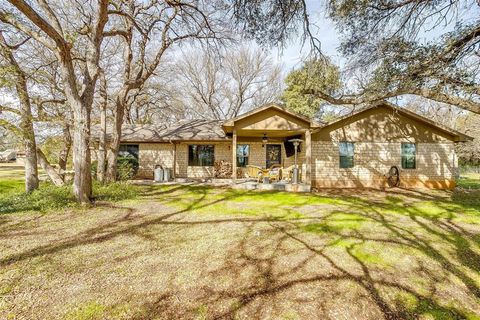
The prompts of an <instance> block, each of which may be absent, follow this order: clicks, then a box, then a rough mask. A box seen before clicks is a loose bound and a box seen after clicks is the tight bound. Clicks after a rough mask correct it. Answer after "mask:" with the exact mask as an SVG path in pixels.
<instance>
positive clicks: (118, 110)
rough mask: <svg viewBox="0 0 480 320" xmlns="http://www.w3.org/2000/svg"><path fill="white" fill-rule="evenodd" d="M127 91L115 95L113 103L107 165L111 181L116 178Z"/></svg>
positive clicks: (108, 178)
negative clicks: (114, 102) (115, 99)
mask: <svg viewBox="0 0 480 320" xmlns="http://www.w3.org/2000/svg"><path fill="white" fill-rule="evenodd" d="M126 95H127V92H126V91H125V92H124V93H121V94H119V95H118V96H117V101H116V104H115V117H114V125H113V131H112V139H111V141H110V146H109V148H108V154H107V157H108V165H107V176H106V178H107V181H108V182H113V181H115V180H116V178H117V158H118V150H119V149H120V138H121V136H122V124H123V115H124V112H125V97H126Z"/></svg>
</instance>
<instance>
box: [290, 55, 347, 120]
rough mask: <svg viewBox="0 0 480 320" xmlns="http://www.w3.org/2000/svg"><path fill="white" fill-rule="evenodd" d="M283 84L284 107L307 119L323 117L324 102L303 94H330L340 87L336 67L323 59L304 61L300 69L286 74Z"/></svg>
mask: <svg viewBox="0 0 480 320" xmlns="http://www.w3.org/2000/svg"><path fill="white" fill-rule="evenodd" d="M285 83H286V84H287V88H286V89H285V92H284V93H283V97H282V100H283V102H284V103H285V105H286V107H287V108H288V109H290V110H292V111H295V112H298V113H300V114H303V115H304V116H307V117H309V118H321V117H323V116H324V111H323V110H322V108H321V106H322V104H323V103H324V102H325V101H324V100H322V99H320V98H319V97H316V96H314V95H311V94H305V92H308V91H310V90H314V91H322V92H325V93H328V94H332V93H334V92H335V91H336V90H338V89H340V87H341V86H342V83H341V81H340V73H339V70H338V67H337V66H335V65H333V64H331V63H330V62H329V61H327V60H325V59H312V60H309V61H306V62H305V63H304V64H303V66H302V67H301V68H300V69H298V70H294V71H292V72H290V73H289V74H288V76H287V78H286V79H285Z"/></svg>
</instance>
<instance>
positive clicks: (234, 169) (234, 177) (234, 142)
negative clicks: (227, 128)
mask: <svg viewBox="0 0 480 320" xmlns="http://www.w3.org/2000/svg"><path fill="white" fill-rule="evenodd" d="M232 180H233V182H235V181H236V180H237V130H236V129H233V134H232Z"/></svg>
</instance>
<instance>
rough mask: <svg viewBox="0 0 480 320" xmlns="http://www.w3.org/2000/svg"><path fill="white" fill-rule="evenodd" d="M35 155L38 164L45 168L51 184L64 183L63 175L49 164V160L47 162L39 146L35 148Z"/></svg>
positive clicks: (60, 184) (61, 184)
mask: <svg viewBox="0 0 480 320" xmlns="http://www.w3.org/2000/svg"><path fill="white" fill-rule="evenodd" d="M37 157H38V162H39V163H40V166H41V167H42V169H43V170H45V172H46V173H47V175H48V177H49V178H50V180H52V182H53V184H54V185H56V186H63V185H64V184H65V183H64V179H63V177H62V176H61V175H60V174H59V173H58V172H57V171H56V170H55V168H54V167H52V166H51V165H50V162H48V160H47V157H45V155H44V154H43V152H42V150H40V148H38V149H37Z"/></svg>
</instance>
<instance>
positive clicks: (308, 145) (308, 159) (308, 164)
mask: <svg viewBox="0 0 480 320" xmlns="http://www.w3.org/2000/svg"><path fill="white" fill-rule="evenodd" d="M305 183H306V184H312V134H311V132H310V129H308V130H307V131H305Z"/></svg>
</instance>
